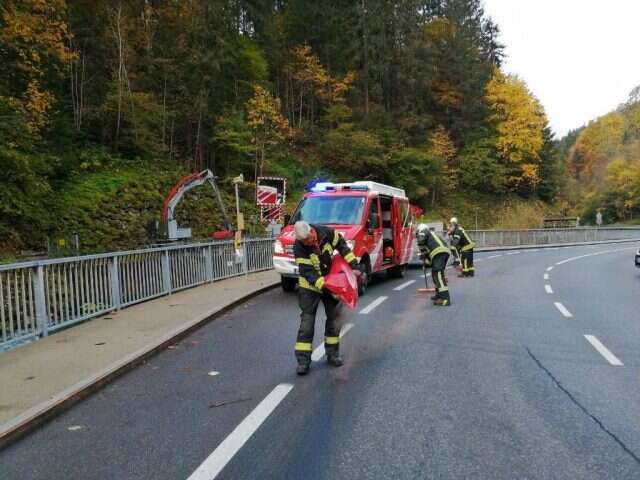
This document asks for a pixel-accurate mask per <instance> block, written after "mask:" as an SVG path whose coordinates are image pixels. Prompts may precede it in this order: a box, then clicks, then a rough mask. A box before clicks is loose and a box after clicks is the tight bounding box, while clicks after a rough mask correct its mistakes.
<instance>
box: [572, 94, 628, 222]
mask: <svg viewBox="0 0 640 480" xmlns="http://www.w3.org/2000/svg"><path fill="white" fill-rule="evenodd" d="M561 145H562V150H563V154H564V161H565V164H566V169H567V171H568V173H569V181H568V182H567V185H566V187H565V189H564V191H563V193H562V196H561V197H562V199H563V203H564V204H565V205H567V206H571V207H573V208H574V210H575V211H577V212H579V213H582V215H583V217H584V218H585V219H586V220H587V221H591V222H593V221H594V218H595V215H596V212H597V211H598V210H600V211H601V212H602V214H603V217H604V220H605V221H606V222H619V221H621V222H625V221H626V222H629V221H633V220H634V219H638V217H640V87H638V88H635V89H634V90H633V91H632V92H631V94H630V95H629V99H628V101H627V102H625V103H624V104H623V105H621V106H620V107H619V108H617V109H616V110H615V111H613V112H610V113H608V114H607V115H604V116H602V117H600V118H598V119H596V120H594V121H592V122H590V123H589V124H588V125H586V126H585V127H584V128H582V129H580V130H577V131H575V132H571V133H570V134H569V135H568V136H567V138H565V139H563V141H562V142H561Z"/></svg>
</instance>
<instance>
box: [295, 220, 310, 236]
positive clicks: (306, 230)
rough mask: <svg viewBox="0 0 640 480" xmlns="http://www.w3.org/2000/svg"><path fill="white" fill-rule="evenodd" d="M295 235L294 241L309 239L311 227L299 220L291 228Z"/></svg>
mask: <svg viewBox="0 0 640 480" xmlns="http://www.w3.org/2000/svg"><path fill="white" fill-rule="evenodd" d="M293 229H294V230H295V233H296V240H300V241H304V240H306V239H307V238H308V237H309V234H310V233H311V225H309V224H308V223H307V222H305V221H304V220H299V221H297V222H296V223H295V225H294V226H293Z"/></svg>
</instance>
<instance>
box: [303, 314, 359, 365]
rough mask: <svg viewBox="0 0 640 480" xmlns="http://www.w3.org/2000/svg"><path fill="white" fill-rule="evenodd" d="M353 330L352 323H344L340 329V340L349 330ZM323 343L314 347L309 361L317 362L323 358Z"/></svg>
mask: <svg viewBox="0 0 640 480" xmlns="http://www.w3.org/2000/svg"><path fill="white" fill-rule="evenodd" d="M352 328H353V323H345V324H344V326H343V327H342V329H341V330H340V338H342V337H344V336H345V335H346V334H347V332H348V331H349V330H351V329H352ZM324 353H325V352H324V342H322V343H321V344H320V345H318V346H317V347H316V349H315V350H314V351H313V353H312V354H311V361H312V362H318V361H320V360H321V359H322V357H324Z"/></svg>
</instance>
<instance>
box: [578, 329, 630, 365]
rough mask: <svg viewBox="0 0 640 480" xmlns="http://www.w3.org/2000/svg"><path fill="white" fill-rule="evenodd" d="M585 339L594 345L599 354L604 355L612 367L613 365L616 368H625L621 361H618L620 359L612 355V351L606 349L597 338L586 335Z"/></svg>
mask: <svg viewBox="0 0 640 480" xmlns="http://www.w3.org/2000/svg"><path fill="white" fill-rule="evenodd" d="M584 338H586V339H587V341H588V342H589V343H590V344H591V345H593V348H595V349H596V350H597V351H598V353H600V355H602V356H603V357H604V358H605V359H606V360H607V362H609V363H610V364H611V365H613V366H614V367H622V366H624V364H623V363H622V362H621V361H620V359H618V357H616V356H615V355H614V354H613V353H611V351H610V350H609V349H608V348H607V347H605V346H604V345H603V344H602V343H601V342H600V340H598V339H597V338H596V337H594V336H593V335H585V336H584Z"/></svg>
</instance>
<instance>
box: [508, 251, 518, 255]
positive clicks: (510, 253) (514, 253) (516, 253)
mask: <svg viewBox="0 0 640 480" xmlns="http://www.w3.org/2000/svg"><path fill="white" fill-rule="evenodd" d="M520 253H522V252H509V253H507V255H518V254H520Z"/></svg>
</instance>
